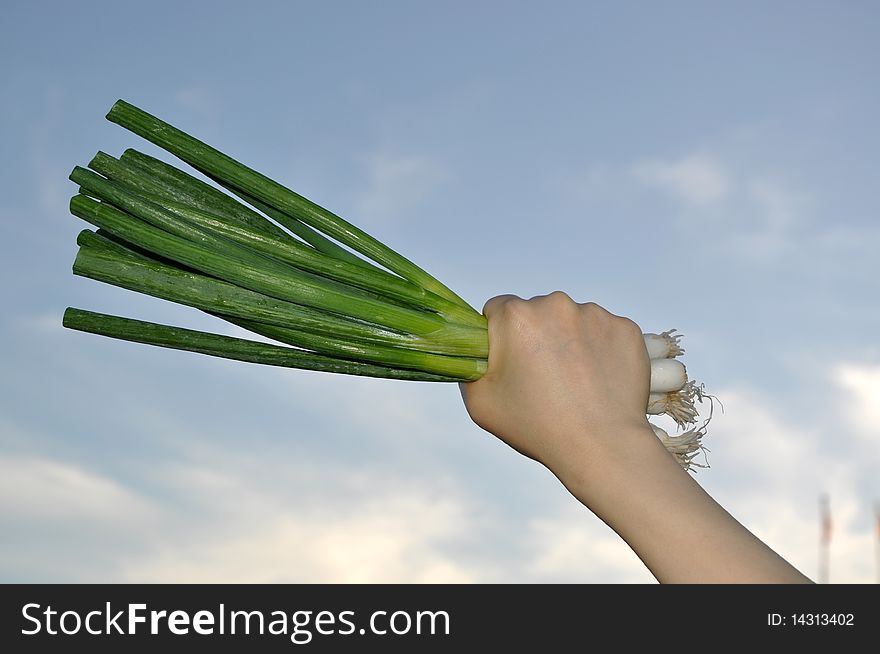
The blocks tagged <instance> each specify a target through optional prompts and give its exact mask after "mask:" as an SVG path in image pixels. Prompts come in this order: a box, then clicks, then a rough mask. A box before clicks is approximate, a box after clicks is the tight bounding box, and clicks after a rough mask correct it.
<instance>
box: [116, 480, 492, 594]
mask: <svg viewBox="0 0 880 654" xmlns="http://www.w3.org/2000/svg"><path fill="white" fill-rule="evenodd" d="M226 497H227V496H222V495H221V496H218V497H217V500H218V501H223V500H224V499H226ZM264 499H267V500H269V501H270V502H271V498H264ZM254 508H255V509H256V511H257V513H256V516H259V518H260V519H259V520H255V519H254V517H255V516H254V515H247V514H245V513H242V512H240V511H230V512H229V514H227V515H226V523H227V526H226V528H225V529H222V530H220V531H219V532H216V531H213V530H212V531H211V532H210V535H209V536H206V537H203V538H188V539H185V540H183V541H182V542H180V541H177V540H176V539H173V540H172V539H169V540H168V541H167V542H164V543H162V544H161V545H160V546H159V547H157V548H155V550H154V551H153V552H152V553H150V554H149V555H148V556H147V557H145V558H144V559H141V560H137V561H132V562H131V565H129V566H128V568H127V569H126V570H125V571H123V573H122V578H123V579H126V580H130V581H139V582H163V581H165V582H171V581H174V582H184V583H190V582H216V581H223V582H228V583H238V582H259V583H271V582H296V583H319V582H320V583H342V582H345V583H371V582H373V583H390V582H402V583H450V582H451V583H465V582H470V581H474V580H475V577H474V575H473V573H472V572H471V571H469V570H468V569H467V568H466V567H465V566H464V565H462V564H461V563H460V562H458V561H456V559H455V557H454V556H452V555H451V554H448V553H445V552H444V551H443V546H444V543H446V542H448V541H449V540H451V539H455V538H456V537H458V536H459V535H460V532H461V530H462V529H463V528H464V525H465V524H467V522H468V519H467V516H466V515H465V513H466V512H465V511H464V509H463V507H462V506H461V505H460V504H459V503H458V502H456V501H454V500H449V499H439V498H431V497H429V496H426V495H425V494H424V493H420V492H418V491H416V492H411V491H410V492H406V493H405V494H404V496H397V495H391V496H381V495H379V496H374V497H369V496H368V497H366V498H363V499H362V500H360V501H354V502H351V503H349V504H348V505H340V504H339V503H332V510H331V509H330V508H329V507H325V508H322V507H321V506H320V504H319V503H317V504H316V503H314V502H307V503H305V505H304V506H302V505H301V506H290V507H287V508H285V509H279V510H272V511H267V510H266V509H265V508H263V509H262V510H261V509H260V508H259V507H254Z"/></svg>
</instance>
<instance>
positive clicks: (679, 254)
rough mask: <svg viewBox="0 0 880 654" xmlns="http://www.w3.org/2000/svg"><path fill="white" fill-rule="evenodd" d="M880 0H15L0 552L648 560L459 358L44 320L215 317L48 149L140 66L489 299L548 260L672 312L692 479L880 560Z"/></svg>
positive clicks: (103, 563)
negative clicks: (151, 287) (358, 375)
mask: <svg viewBox="0 0 880 654" xmlns="http://www.w3.org/2000/svg"><path fill="white" fill-rule="evenodd" d="M878 19H880V10H878V6H877V4H876V3H870V2H847V3H821V2H774V3H749V2H741V3H706V2H670V3H662V5H661V3H647V2H641V3H638V2H621V3H613V4H612V3H599V2H596V3H583V2H581V3H563V2H556V3H549V4H548V3H532V4H527V3H500V2H499V3H492V2H477V3H474V2H468V3H454V2H453V3H425V2H408V3H395V2H383V3H356V2H349V3H345V2H327V3H320V4H319V5H318V4H316V3H293V2H290V3H288V2H279V3H270V2H254V3H249V4H248V6H247V8H245V7H244V6H243V5H242V4H241V3H226V2H212V3H207V2H192V3H171V2H154V3H151V5H150V10H149V12H146V11H144V8H143V6H142V5H136V4H133V3H103V2H87V3H79V4H77V5H75V6H74V5H71V4H69V3H58V2H56V3H45V2H32V3H18V4H17V6H14V7H12V8H10V9H7V12H6V17H5V20H4V27H3V32H4V33H3V38H2V39H0V61H2V62H3V64H2V66H0V83H2V88H3V89H4V97H5V98H7V101H6V102H3V103H2V104H0V118H2V120H0V134H2V142H3V148H2V149H0V173H2V176H3V177H2V178H3V186H4V193H3V196H2V199H0V237H2V238H0V273H2V276H3V280H4V281H3V284H2V286H0V293H2V295H0V301H2V303H3V306H4V311H3V317H2V322H0V330H2V338H0V355H2V358H3V361H4V372H5V374H4V375H2V377H0V385H2V387H0V534H2V535H0V579H2V580H4V581H69V580H70V581H86V580H89V581H117V580H127V581H160V580H161V581H175V580H180V581H190V580H193V581H195V580H200V581H361V580H372V581H426V580H427V581H646V580H650V576H649V575H648V574H647V573H646V572H645V571H644V569H643V568H642V567H641V565H640V563H639V562H638V561H637V560H636V559H635V557H634V556H633V555H632V554H631V553H630V552H629V551H628V550H627V548H626V546H625V545H624V544H623V543H622V542H619V541H618V540H617V539H616V537H614V535H613V534H611V533H610V532H609V531H608V530H607V528H605V527H604V526H603V525H602V524H601V523H600V522H599V521H598V520H597V519H596V518H594V517H593V516H592V515H591V514H589V512H587V511H586V510H585V509H583V508H582V507H580V506H579V505H577V503H576V502H575V501H574V500H572V499H571V498H569V497H567V496H566V494H565V492H564V491H563V489H562V488H561V487H560V486H559V485H558V483H557V482H556V481H555V480H554V479H553V478H552V476H551V475H550V474H549V473H547V472H546V471H544V470H542V469H540V468H539V467H538V466H536V465H535V464H533V463H532V462H530V461H527V460H525V459H522V458H521V457H519V456H518V455H516V454H515V453H513V452H512V451H510V450H509V449H507V448H506V447H505V446H504V445H502V444H500V443H499V442H497V441H495V440H494V439H493V438H492V437H490V436H488V435H486V434H484V433H482V432H481V431H480V430H479V429H477V428H476V427H475V426H473V425H471V424H470V423H469V421H468V419H467V416H466V414H465V413H464V411H463V409H462V407H461V406H460V399H459V397H458V392H457V389H456V388H455V387H454V386H436V385H430V384H428V385H414V384H406V383H401V382H390V381H377V380H362V379H347V378H340V377H331V376H327V375H320V374H314V373H305V372H297V371H289V370H274V369H268V368H259V367H253V366H248V365H245V364H237V363H232V362H225V361H217V360H211V359H208V358H205V357H197V356H194V355H188V354H182V353H173V352H167V351H162V350H157V349H151V348H147V347H146V346H137V345H132V344H126V343H117V342H112V341H108V340H105V339H99V338H97V337H92V336H88V335H83V334H78V333H70V332H66V331H64V330H62V329H61V327H60V316H61V313H62V311H63V309H64V307H66V306H68V305H73V306H80V307H84V308H90V309H95V310H99V311H106V312H109V313H117V314H121V315H130V316H134V317H138V318H144V319H148V320H155V321H158V322H170V323H175V324H183V325H189V326H196V327H203V328H209V327H211V328H216V326H214V325H213V323H212V322H211V321H210V319H209V318H207V317H203V316H201V315H199V314H198V313H197V312H194V311H191V310H188V309H184V308H182V307H175V306H172V305H168V304H166V303H163V302H161V301H158V300H153V299H150V298H145V297H140V296H136V295H134V294H131V293H127V292H124V291H121V290H119V289H113V288H109V287H104V286H102V285H100V284H97V283H95V282H90V281H87V280H82V279H78V278H74V277H73V276H72V275H71V274H70V264H71V262H72V260H73V256H74V253H75V242H74V241H75V235H76V233H77V232H78V231H79V229H81V228H82V224H80V223H78V222H77V221H76V220H75V219H74V218H72V217H71V216H69V215H68V213H67V210H66V203H67V200H68V198H69V196H70V195H71V194H72V193H73V191H74V187H73V185H72V184H71V183H69V182H68V181H67V179H66V177H67V174H68V172H69V170H70V169H71V168H72V167H73V165H75V164H83V163H85V162H87V161H88V159H89V158H90V157H91V156H92V155H93V154H94V153H95V151H97V150H98V149H101V150H105V151H108V152H110V153H113V154H118V153H119V152H120V151H121V150H122V149H124V148H125V147H132V146H133V147H138V148H140V149H143V150H145V151H147V152H151V153H155V150H154V149H153V148H152V147H151V146H149V145H148V144H145V143H144V142H142V141H140V140H139V139H138V138H137V137H135V136H134V135H131V134H128V133H126V132H124V131H123V130H122V129H120V128H119V127H117V126H115V125H112V124H110V123H108V122H107V121H105V120H103V116H104V114H105V113H106V111H107V109H109V107H110V105H111V104H112V103H113V101H114V100H115V99H117V98H119V97H121V98H125V99H127V100H129V101H131V102H133V103H135V104H137V105H139V106H142V107H143V108H145V109H147V110H149V111H151V112H153V113H155V114H157V115H159V116H161V117H163V118H165V119H167V120H169V121H170V122H172V123H174V124H176V125H178V126H180V127H182V128H183V129H186V130H188V131H190V132H192V133H194V134H196V135H198V136H199V137H201V138H203V139H204V140H206V141H207V142H209V143H212V144H214V145H216V146H217V147H219V148H221V149H222V150H224V151H226V152H228V153H230V154H233V155H234V156H236V158H238V159H240V160H242V161H244V162H247V163H250V164H252V165H254V166H255V167H257V168H258V169H260V170H261V171H263V172H265V173H267V174H269V175H271V176H273V177H275V178H276V179H278V180H280V181H282V182H284V183H286V184H287V185H289V186H291V187H292V188H294V189H295V190H297V191H299V192H301V193H303V194H305V195H306V196H308V197H310V198H312V199H314V200H316V201H317V202H319V203H321V204H323V205H324V206H327V207H328V208H330V209H332V210H334V211H336V212H337V213H339V214H341V215H343V216H345V217H347V218H348V219H350V220H352V221H353V222H355V223H356V224H358V225H359V226H361V227H363V228H365V229H366V230H367V231H369V232H371V233H373V234H374V235H376V236H378V237H380V238H382V239H383V240H385V241H386V242H388V243H389V244H390V245H392V246H393V247H395V248H396V249H398V250H400V251H401V252H403V253H405V254H406V255H407V256H409V257H410V258H412V259H413V260H415V261H417V262H418V263H420V264H421V265H423V266H424V267H426V268H427V269H428V270H430V271H431V272H432V273H434V274H435V275H436V276H438V277H439V278H440V279H442V280H443V281H444V282H446V283H447V284H448V285H450V286H451V287H453V288H455V289H456V290H458V291H460V293H461V294H462V295H463V296H464V297H466V298H467V299H468V300H469V301H471V302H472V303H473V304H474V305H476V306H480V305H482V303H483V302H484V301H485V300H486V299H487V298H488V297H490V296H492V295H495V294H498V293H504V292H511V293H517V294H519V295H522V296H526V297H528V296H531V295H535V294H539V293H546V292H548V291H551V290H554V289H557V288H561V289H563V290H566V291H567V292H568V293H569V294H571V295H572V296H573V297H575V298H576V299H578V300H580V301H588V300H593V301H597V302H599V303H601V304H603V305H605V306H606V307H608V308H609V309H611V310H612V311H614V312H616V313H620V314H624V315H628V316H630V317H632V318H633V319H635V320H636V321H637V322H639V324H640V325H641V326H642V327H643V329H644V330H645V331H660V330H663V329H667V328H670V327H677V328H678V329H680V330H681V331H682V332H683V333H684V334H685V336H686V340H685V343H684V344H685V347H686V349H687V350H688V352H687V355H686V359H685V362H686V363H687V365H688V368H689V370H690V372H691V374H692V375H693V376H694V377H695V378H697V379H698V380H700V381H703V382H705V383H706V384H707V386H708V387H709V389H710V390H712V391H713V392H715V393H717V394H718V395H720V397H721V399H722V400H723V401H724V404H725V408H726V412H725V414H724V415H722V416H718V417H716V419H715V421H713V423H712V427H711V430H710V435H709V437H708V441H707V444H708V446H709V447H710V448H711V450H712V453H711V462H712V466H713V467H712V468H711V469H710V470H708V471H704V472H701V473H700V475H699V479H700V481H701V483H703V485H704V486H705V487H706V488H707V489H708V490H709V491H710V492H711V493H712V494H713V495H714V496H715V497H716V498H717V499H718V500H719V501H720V502H721V503H722V504H723V505H725V506H726V507H728V508H729V509H730V510H731V511H732V512H733V513H734V515H735V516H736V517H737V518H739V519H740V520H741V521H742V522H744V523H745V524H746V525H747V526H749V527H750V528H752V529H753V530H754V531H755V532H756V533H758V535H759V536H761V537H763V538H765V540H767V541H768V542H769V543H770V544H771V545H772V546H774V547H776V548H777V549H778V550H779V551H780V552H781V553H782V554H783V555H785V556H787V557H788V558H789V559H790V560H792V562H794V563H795V564H796V565H798V566H799V567H801V568H802V569H803V570H804V571H805V572H806V573H807V574H810V575H813V574H815V567H816V565H815V543H816V533H817V529H818V523H817V515H816V513H817V502H816V500H817V497H818V495H819V494H820V493H822V492H828V493H830V494H831V499H832V508H833V511H834V519H835V534H834V541H833V549H832V578H833V579H835V580H838V581H871V580H873V579H874V574H875V572H874V565H873V559H872V557H873V554H872V524H873V516H872V512H871V502H872V500H873V498H875V497H878V496H880V488H878V483H877V481H876V479H878V478H880V477H878V475H877V470H878V465H880V447H878V439H880V400H878V397H880V346H878V341H877V335H878V333H880V302H878V301H877V298H878V297H880V282H878V277H880V264H878V260H877V254H876V253H877V251H878V246H880V223H878V210H880V201H878V196H877V193H876V180H877V179H880V163H878V159H877V156H876V153H877V152H878V150H880V131H878V130H877V128H876V116H877V115H878V114H880V111H878V110H880V87H878V85H877V83H876V71H875V69H876V61H877V60H878V55H880V51H878V50H880V47H878V45H877V44H878V42H880V39H878V38H877V37H878V34H877V27H876V26H877V25H878Z"/></svg>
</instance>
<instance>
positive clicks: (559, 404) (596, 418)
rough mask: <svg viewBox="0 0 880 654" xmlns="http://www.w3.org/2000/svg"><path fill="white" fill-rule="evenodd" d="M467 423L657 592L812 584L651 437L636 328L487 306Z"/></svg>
mask: <svg viewBox="0 0 880 654" xmlns="http://www.w3.org/2000/svg"><path fill="white" fill-rule="evenodd" d="M483 312H484V313H485V314H486V317H487V318H488V321H489V366H488V370H487V372H486V374H485V375H484V376H483V377H482V378H481V379H479V380H477V381H475V382H471V383H469V384H462V385H461V393H462V397H463V398H464V402H465V405H466V406H467V410H468V413H469V414H470V416H471V418H473V420H474V422H476V423H477V424H478V425H480V426H481V427H483V428H484V429H486V430H487V431H490V432H492V433H493V434H495V435H496V436H498V437H499V438H501V439H503V440H504V441H505V442H506V443H508V444H509V445H510V446H511V447H513V448H515V449H516V450H518V451H520V452H522V453H523V454H525V455H526V456H529V457H531V458H533V459H536V460H537V461H540V462H541V463H543V464H544V465H545V466H547V467H548V468H549V469H550V470H551V471H552V472H553V473H554V474H555V475H556V476H557V477H559V479H560V481H562V483H563V484H565V486H566V487H567V488H568V489H569V490H570V491H571V492H572V494H573V495H574V496H575V497H577V498H578V499H579V500H580V501H581V502H582V503H583V504H584V505H586V506H587V507H588V508H590V509H591V510H592V511H593V512H594V513H595V514H596V515H597V516H599V517H600V518H601V519H602V520H604V521H605V522H606V523H607V524H608V525H609V526H610V527H611V528H612V529H614V530H615V531H616V532H617V533H618V534H619V535H620V536H621V538H623V539H624V540H625V541H626V542H627V543H628V544H629V546H630V547H631V548H632V549H633V551H634V552H635V553H636V554H637V555H638V556H639V558H641V559H642V561H643V562H644V563H645V565H646V566H648V568H649V569H650V570H651V572H653V573H654V576H656V577H657V579H658V580H660V581H663V582H689V583H696V582H715V583H731V582H751V583H803V582H809V579H807V578H806V577H804V575H802V574H801V573H800V572H798V571H797V570H796V569H795V568H793V567H792V566H791V565H789V564H788V563H787V562H786V561H785V560H784V559H782V558H781V557H780V556H779V555H778V554H776V553H775V552H774V551H773V550H771V549H770V548H769V547H767V546H766V545H765V544H764V543H762V542H761V541H760V540H758V539H757V538H756V537H755V536H754V535H753V534H752V533H751V532H749V531H748V530H747V529H746V528H745V527H743V526H742V525H741V524H739V522H737V521H736V520H735V519H734V518H733V517H732V516H731V515H730V514H729V513H727V512H726V511H725V510H724V509H723V508H722V507H721V506H719V505H718V504H717V503H716V502H715V501H714V500H713V499H712V498H711V497H709V495H708V494H706V492H705V491H703V489H702V488H700V486H699V485H697V483H696V482H695V481H694V480H693V479H692V478H691V477H690V475H688V474H687V473H686V472H684V470H683V469H682V468H681V466H680V465H679V464H678V463H677V462H676V461H675V460H674V459H673V457H672V456H671V455H670V454H669V453H668V452H667V451H666V449H665V448H664V447H663V446H662V445H661V443H660V441H659V439H657V438H656V437H655V436H654V433H653V431H652V430H651V428H650V426H649V424H648V421H647V418H646V416H645V410H646V407H647V403H648V391H649V388H650V377H651V366H650V361H649V359H648V353H647V351H646V348H645V343H644V340H643V338H642V333H641V330H640V329H639V327H638V326H637V325H636V324H635V323H634V322H632V321H631V320H627V319H626V318H621V317H619V316H615V315H613V314H611V313H608V312H607V311H605V309H603V308H601V307H599V306H598V305H596V304H576V303H575V302H573V301H572V300H571V298H569V297H568V296H567V295H565V294H564V293H558V292H557V293H551V294H550V295H546V296H542V297H537V298H532V299H531V300H522V299H520V298H518V297H515V296H511V295H504V296H500V297H496V298H493V299H491V300H489V302H487V303H486V307H485V308H484V310H483Z"/></svg>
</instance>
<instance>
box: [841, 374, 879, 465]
mask: <svg viewBox="0 0 880 654" xmlns="http://www.w3.org/2000/svg"><path fill="white" fill-rule="evenodd" d="M834 381H835V383H836V384H837V385H838V387H839V388H841V389H842V390H843V391H844V392H845V393H846V404H847V408H848V409H849V411H848V412H847V413H846V416H847V420H848V422H849V423H850V424H851V425H852V426H853V427H854V429H855V431H856V432H857V433H858V434H859V435H861V436H862V437H863V438H864V439H865V440H866V441H867V444H868V445H871V446H873V447H874V448H880V365H876V364H875V365H864V364H855V363H846V364H841V365H839V366H837V368H836V369H835V371H834Z"/></svg>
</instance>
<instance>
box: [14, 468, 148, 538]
mask: <svg viewBox="0 0 880 654" xmlns="http://www.w3.org/2000/svg"><path fill="white" fill-rule="evenodd" d="M155 517H156V510H155V507H154V506H153V505H152V504H151V503H150V502H148V501H147V500H145V499H143V498H141V497H140V496H139V495H138V494H137V493H134V492H132V491H130V490H129V489H127V488H126V487H125V486H124V485H122V484H120V483H119V482H117V481H115V480H113V479H109V478H107V477H104V476H102V475H99V474H96V473H93V472H89V471H88V470H85V469H84V468H81V467H78V466H75V465H71V464H67V463H60V462H57V461H52V460H48V459H41V458H34V457H12V456H3V457H2V458H0V518H2V519H3V520H4V521H12V520H21V521H29V522H33V521H52V522H59V521H63V522H74V523H83V522H92V523H95V522H119V523H124V524H125V525H133V524H143V523H144V522H145V521H148V520H152V519H154V518H155Z"/></svg>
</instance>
